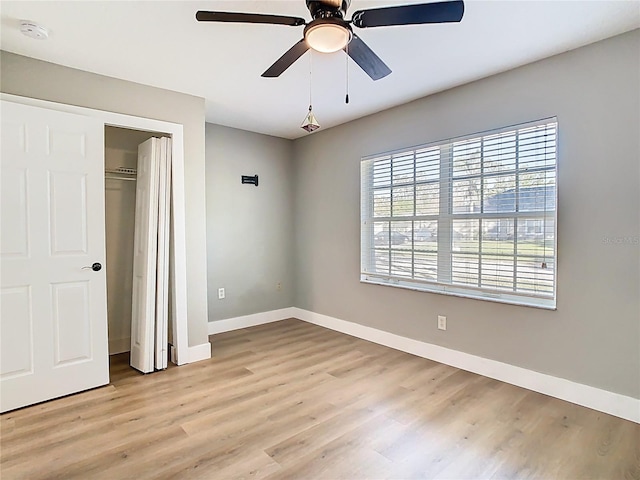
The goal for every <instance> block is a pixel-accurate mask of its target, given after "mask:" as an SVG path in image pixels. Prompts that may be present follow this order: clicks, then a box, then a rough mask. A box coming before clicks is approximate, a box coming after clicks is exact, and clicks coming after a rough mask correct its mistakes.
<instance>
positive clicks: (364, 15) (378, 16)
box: [351, 0, 464, 28]
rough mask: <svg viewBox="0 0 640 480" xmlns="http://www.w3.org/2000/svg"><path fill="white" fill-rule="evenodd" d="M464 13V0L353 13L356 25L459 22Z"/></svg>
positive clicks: (362, 26)
mask: <svg viewBox="0 0 640 480" xmlns="http://www.w3.org/2000/svg"><path fill="white" fill-rule="evenodd" d="M463 15H464V2H463V1H462V0H453V1H448V2H436V3H421V4H417V5H401V6H397V7H383V8H371V9H369V10H358V11H357V12H355V13H354V14H353V18H352V20H351V21H352V23H353V24H354V25H355V26H356V27H360V28H368V27H387V26H391V25H418V24H423V23H450V22H459V21H460V20H462V16H463Z"/></svg>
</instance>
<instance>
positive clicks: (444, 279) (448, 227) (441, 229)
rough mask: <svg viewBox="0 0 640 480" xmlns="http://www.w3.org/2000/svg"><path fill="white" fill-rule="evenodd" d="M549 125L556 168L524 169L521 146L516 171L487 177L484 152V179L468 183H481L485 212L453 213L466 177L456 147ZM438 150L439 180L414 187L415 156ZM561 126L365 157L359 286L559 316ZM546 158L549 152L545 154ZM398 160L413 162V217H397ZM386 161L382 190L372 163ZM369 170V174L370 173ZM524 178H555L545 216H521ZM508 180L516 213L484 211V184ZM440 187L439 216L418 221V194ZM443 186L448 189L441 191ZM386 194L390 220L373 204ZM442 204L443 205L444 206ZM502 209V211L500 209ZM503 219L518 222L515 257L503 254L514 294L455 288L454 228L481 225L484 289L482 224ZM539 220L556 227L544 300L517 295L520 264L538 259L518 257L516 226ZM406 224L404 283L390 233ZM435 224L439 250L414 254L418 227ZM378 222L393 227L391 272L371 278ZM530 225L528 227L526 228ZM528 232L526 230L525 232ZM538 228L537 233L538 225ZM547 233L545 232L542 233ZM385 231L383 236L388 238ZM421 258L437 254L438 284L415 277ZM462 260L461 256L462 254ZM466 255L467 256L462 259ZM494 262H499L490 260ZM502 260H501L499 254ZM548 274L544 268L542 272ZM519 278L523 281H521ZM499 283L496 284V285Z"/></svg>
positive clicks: (517, 127) (512, 128) (510, 129)
mask: <svg viewBox="0 0 640 480" xmlns="http://www.w3.org/2000/svg"><path fill="white" fill-rule="evenodd" d="M550 124H554V127H555V139H554V142H553V144H552V147H553V148H554V153H555V155H553V165H552V166H551V167H550V166H542V167H535V168H532V169H525V168H520V166H519V161H520V158H521V157H520V151H519V150H518V148H519V145H520V144H518V143H517V142H516V153H515V155H514V159H515V160H514V162H515V163H514V165H515V166H514V168H513V169H507V170H504V171H497V172H489V173H488V174H487V173H485V172H484V166H485V164H486V163H488V162H489V161H488V160H486V157H485V156H484V151H483V152H482V154H481V156H480V162H479V169H480V173H478V174H469V175H467V176H468V177H470V178H471V177H473V178H476V179H479V180H480V184H481V185H482V188H481V189H480V192H481V193H480V195H481V199H482V200H481V206H480V210H479V211H477V212H472V213H455V212H454V197H453V193H452V192H453V189H454V180H460V179H461V178H462V179H464V177H456V176H455V175H454V167H455V163H454V157H453V155H454V154H453V151H454V146H455V145H457V144H460V143H461V142H465V141H469V140H477V141H480V142H481V143H482V145H484V142H485V141H486V140H485V139H486V138H487V137H493V136H498V135H501V134H508V133H511V132H512V133H514V134H515V135H516V138H517V136H518V135H520V131H521V130H525V129H529V128H532V127H545V128H549V127H548V126H549V125H550ZM436 148H437V149H439V160H438V162H439V166H438V168H439V174H438V177H437V178H436V179H435V180H434V179H427V180H422V181H416V170H417V166H416V165H417V163H416V154H417V152H428V151H429V150H433V149H436ZM559 150H560V149H559V125H558V121H557V118H556V117H548V118H543V119H539V120H535V121H531V122H526V123H521V124H516V125H509V126H506V127H502V128H498V129H493V130H489V131H484V132H478V133H473V134H469V135H464V136H460V137H455V138H449V139H445V140H439V141H435V142H430V143H427V144H422V145H417V146H413V147H407V148H401V149H396V150H393V151H388V152H383V153H378V154H373V155H367V156H365V157H362V158H361V172H360V182H361V191H360V194H361V205H360V209H361V222H360V254H361V268H360V281H361V283H369V284H376V285H384V286H393V287H400V288H405V289H410V290H417V291H425V292H430V293H440V294H445V295H453V296H458V297H466V298H473V299H479V300H489V301H495V302H500V303H507V304H514V305H522V306H530V307H537V308H543V309H550V310H555V309H556V308H557V307H556V305H557V287H558V264H557V262H558V164H559V161H558V160H559ZM445 151H447V154H448V155H449V158H448V159H446V161H443V157H444V156H446V155H445V154H444V153H443V152H445ZM545 155H546V152H545ZM394 156H399V157H400V156H407V157H408V156H413V181H412V182H410V183H407V184H406V185H407V186H409V187H411V188H412V189H413V197H414V198H413V207H412V208H413V211H412V215H394V211H393V195H394V188H395V187H402V185H401V184H395V183H394V176H393V158H394ZM385 158H388V159H389V165H390V166H389V172H390V173H389V180H388V183H387V184H383V185H382V186H378V187H376V186H375V182H376V179H375V177H374V174H373V168H374V165H375V162H374V161H379V162H380V161H384V159H385ZM367 169H369V170H367ZM523 172H526V173H534V174H535V173H541V174H543V175H544V176H545V177H546V175H547V174H548V173H550V172H551V174H552V176H553V184H552V185H553V197H547V191H548V189H549V186H550V185H551V184H549V183H546V181H545V183H543V185H542V188H545V196H544V199H545V200H544V201H545V205H544V209H543V210H532V211H519V209H518V207H519V205H518V202H520V201H521V198H520V195H521V193H520V192H521V190H520V186H519V182H520V177H521V175H522V174H523ZM508 175H513V177H514V182H515V183H516V184H518V187H517V188H516V189H515V190H514V202H515V205H516V206H515V207H514V210H513V211H506V212H500V211H496V212H485V211H484V209H485V208H486V205H485V204H484V203H482V202H484V198H485V197H484V196H483V195H484V192H485V190H486V189H485V187H484V185H485V183H484V179H485V178H487V177H499V176H503V177H506V176H508ZM434 183H435V184H437V185H438V186H439V192H438V198H439V205H438V213H437V214H428V215H417V203H416V191H417V188H415V187H416V186H418V185H423V184H424V185H427V184H434ZM385 185H386V186H385ZM443 186H444V188H443ZM535 188H540V186H536V187H535ZM383 189H386V190H388V192H389V215H388V216H378V217H376V216H374V211H373V209H374V201H375V192H376V191H377V190H378V191H382V190H383ZM534 198H535V199H539V198H540V197H539V196H536V197H534ZM548 201H553V210H551V209H550V208H549V205H548V204H547V203H546V202H548ZM443 202H444V203H443ZM496 209H498V207H496ZM500 218H505V219H511V220H514V222H513V226H512V230H513V233H512V235H513V239H514V240H513V245H514V251H513V253H512V254H505V255H504V256H506V257H508V258H511V259H513V269H514V282H513V285H514V287H513V291H510V290H507V289H499V288H498V287H496V288H495V289H493V288H488V287H486V286H474V285H469V284H456V283H453V281H452V273H451V271H452V265H454V260H453V255H454V251H453V248H452V246H453V242H454V240H453V237H454V234H453V224H454V221H455V220H464V219H470V220H478V230H479V240H478V245H479V247H478V251H477V252H476V254H475V255H476V256H477V258H478V260H477V266H478V284H479V285H481V284H482V277H481V268H482V265H483V264H482V260H481V258H482V254H483V251H482V245H483V244H482V235H483V233H482V229H483V226H482V222H483V219H484V220H487V219H491V220H496V219H500ZM530 219H535V220H536V221H542V222H543V223H544V225H547V222H552V225H553V255H549V256H548V258H549V260H548V261H549V262H550V263H552V265H553V276H552V281H553V289H552V290H553V292H552V293H551V294H548V295H545V294H541V293H537V292H526V291H516V288H518V287H517V285H518V283H517V279H518V276H517V274H516V272H517V269H518V259H519V258H529V259H531V258H535V257H539V255H533V254H529V255H528V256H527V255H526V254H518V250H517V245H518V235H519V226H518V220H524V221H527V220H530ZM402 221H407V222H410V223H411V234H412V236H411V238H410V239H409V241H410V242H411V245H410V249H409V250H406V249H404V250H398V249H396V250H395V251H404V252H411V276H410V277H403V276H398V275H394V274H393V273H392V270H393V262H392V254H393V252H394V248H393V246H394V244H393V239H392V238H391V237H392V233H393V232H394V229H393V227H392V225H393V222H402ZM421 221H423V222H437V235H436V246H435V249H436V250H435V251H426V250H424V251H423V250H420V249H418V250H416V246H415V243H416V241H415V232H416V231H417V229H416V227H415V222H421ZM374 222H386V223H388V225H389V228H388V231H389V233H388V235H389V237H388V239H387V240H386V248H380V247H377V248H378V250H382V251H385V250H387V251H388V254H389V269H388V274H384V273H379V272H374V273H371V272H368V271H367V270H368V267H369V266H370V265H374V266H375V262H376V260H375V252H376V239H375V237H376V236H377V235H378V234H376V233H375V228H374ZM525 225H528V224H525ZM527 228H528V227H527ZM534 228H537V227H535V225H534ZM543 228H545V230H546V227H543ZM384 231H385V230H383V232H384ZM545 242H546V239H545V238H543V244H544V243H545ZM416 252H418V253H430V254H435V256H436V258H437V260H436V266H435V271H436V278H437V279H436V280H435V281H432V280H427V279H420V278H414V277H415V276H416V273H415V272H416V269H415V254H416ZM458 255H460V254H458ZM463 255H464V253H463ZM468 255H472V253H468ZM491 255H492V256H499V255H494V254H491ZM500 255H502V254H500ZM542 268H544V267H542ZM520 278H521V277H520ZM496 282H497V280H496Z"/></svg>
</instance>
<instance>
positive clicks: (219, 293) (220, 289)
mask: <svg viewBox="0 0 640 480" xmlns="http://www.w3.org/2000/svg"><path fill="white" fill-rule="evenodd" d="M223 298H224V288H219V289H218V300H222V299H223Z"/></svg>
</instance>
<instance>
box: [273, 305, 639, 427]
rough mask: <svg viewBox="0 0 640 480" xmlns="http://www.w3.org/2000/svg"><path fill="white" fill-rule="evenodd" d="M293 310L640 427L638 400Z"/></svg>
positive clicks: (344, 330)
mask: <svg viewBox="0 0 640 480" xmlns="http://www.w3.org/2000/svg"><path fill="white" fill-rule="evenodd" d="M292 310H293V311H292V312H291V315H290V316H291V317H295V318H299V319H300V320H304V321H305V322H308V323H313V324H315V325H319V326H322V327H325V328H329V329H331V330H335V331H338V332H342V333H346V334H347V335H351V336H353V337H357V338H361V339H363V340H368V341H370V342H374V343H378V344H380V345H385V346H387V347H391V348H394V349H396V350H400V351H403V352H407V353H411V354H413V355H417V356H419V357H423V358H428V359H430V360H434V361H436V362H440V363H444V364H446V365H451V366H452V367H456V368H460V369H462V370H467V371H469V372H473V373H477V374H479V375H483V376H485V377H489V378H494V379H496V380H500V381H502V382H506V383H510V384H512V385H516V386H519V387H523V388H526V389H528V390H533V391H534V392H539V393H543V394H545V395H549V396H552V397H555V398H559V399H561V400H566V401H567V402H571V403H575V404H577V405H582V406H583V407H588V408H592V409H594V410H598V411H600V412H604V413H608V414H610V415H614V416H616V417H620V418H624V419H626V420H630V421H632V422H636V423H640V399H636V398H632V397H628V396H625V395H620V394H618V393H613V392H609V391H607V390H602V389H599V388H596V387H591V386H589V385H584V384H581V383H576V382H572V381H570V380H566V379H563V378H558V377H554V376H552V375H547V374H544V373H540V372H534V371H533V370H527V369H526V368H521V367H516V366H514V365H510V364H507V363H502V362H498V361H495V360H490V359H488V358H483V357H478V356H476V355H471V354H468V353H464V352H460V351H457V350H452V349H449V348H445V347H441V346H438V345H433V344H430V343H425V342H421V341H419V340H414V339H411V338H407V337H402V336H400V335H395V334H393V333H389V332H385V331H383V330H378V329H375V328H371V327H367V326H364V325H360V324H358V323H353V322H348V321H345V320H340V319H338V318H334V317H329V316H327V315H322V314H319V313H314V312H310V311H308V310H303V309H301V308H296V307H294V308H292ZM261 315H264V314H261Z"/></svg>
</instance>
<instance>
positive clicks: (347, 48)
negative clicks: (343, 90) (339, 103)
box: [344, 42, 349, 104]
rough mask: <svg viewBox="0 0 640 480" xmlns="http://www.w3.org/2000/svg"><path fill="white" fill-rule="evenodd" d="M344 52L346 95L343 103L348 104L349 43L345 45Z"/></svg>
mask: <svg viewBox="0 0 640 480" xmlns="http://www.w3.org/2000/svg"><path fill="white" fill-rule="evenodd" d="M345 51H346V52H347V60H346V61H347V65H346V67H347V94H346V95H345V97H344V103H346V104H348V103H349V42H347V44H346V45H345Z"/></svg>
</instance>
